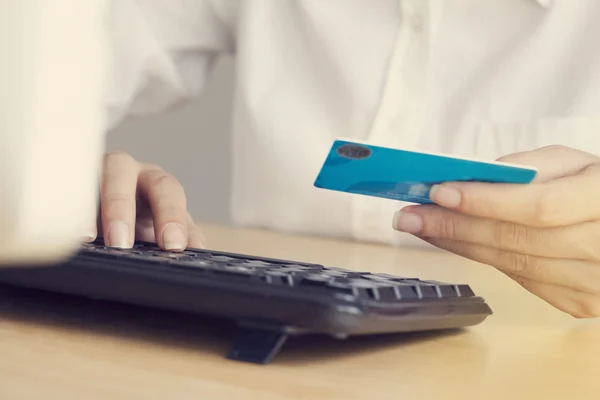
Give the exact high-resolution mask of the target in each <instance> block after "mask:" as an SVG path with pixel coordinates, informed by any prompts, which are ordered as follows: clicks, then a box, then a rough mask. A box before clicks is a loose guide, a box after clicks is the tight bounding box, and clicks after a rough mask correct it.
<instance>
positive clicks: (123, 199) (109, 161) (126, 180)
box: [100, 153, 139, 248]
mask: <svg viewBox="0 0 600 400" xmlns="http://www.w3.org/2000/svg"><path fill="white" fill-rule="evenodd" d="M138 172H139V165H138V163H137V162H136V161H135V160H134V159H133V158H132V157H131V156H129V155H128V154H125V153H110V154H107V155H106V157H105V162H104V169H103V174H102V188H101V194H100V199H101V200H100V210H101V211H100V213H101V221H102V230H103V234H104V241H105V243H106V245H107V246H112V247H121V248H130V247H131V246H133V241H134V233H135V232H134V227H135V210H136V206H135V198H136V185H137V178H138Z"/></svg>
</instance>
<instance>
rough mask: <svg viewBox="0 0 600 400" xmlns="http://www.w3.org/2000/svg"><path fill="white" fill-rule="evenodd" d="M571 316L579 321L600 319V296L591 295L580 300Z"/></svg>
mask: <svg viewBox="0 0 600 400" xmlns="http://www.w3.org/2000/svg"><path fill="white" fill-rule="evenodd" d="M569 314H571V315H572V316H573V317H575V318H579V319H583V318H597V317H600V296H593V295H590V296H587V297H586V298H585V299H583V300H580V301H579V302H577V305H576V307H575V309H574V310H572V311H571V312H570V313H569Z"/></svg>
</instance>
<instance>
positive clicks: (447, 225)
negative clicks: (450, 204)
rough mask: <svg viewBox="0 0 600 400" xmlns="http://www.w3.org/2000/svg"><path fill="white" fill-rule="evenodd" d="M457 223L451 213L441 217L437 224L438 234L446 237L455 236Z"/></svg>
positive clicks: (451, 237)
mask: <svg viewBox="0 0 600 400" xmlns="http://www.w3.org/2000/svg"><path fill="white" fill-rule="evenodd" d="M457 224H458V222H457V220H456V218H455V217H454V216H453V215H447V216H445V217H444V218H442V220H441V223H440V225H439V230H440V232H439V233H440V236H441V237H443V238H448V239H453V238H456V232H457Z"/></svg>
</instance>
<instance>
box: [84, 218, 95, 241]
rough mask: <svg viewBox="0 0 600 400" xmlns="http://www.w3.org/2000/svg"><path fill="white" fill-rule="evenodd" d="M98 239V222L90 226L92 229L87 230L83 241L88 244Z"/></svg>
mask: <svg viewBox="0 0 600 400" xmlns="http://www.w3.org/2000/svg"><path fill="white" fill-rule="evenodd" d="M97 237H98V227H97V224H96V222H94V223H93V224H90V228H89V229H88V230H87V233H86V234H85V235H84V237H83V240H84V241H85V242H87V243H91V242H93V241H94V240H96V238H97Z"/></svg>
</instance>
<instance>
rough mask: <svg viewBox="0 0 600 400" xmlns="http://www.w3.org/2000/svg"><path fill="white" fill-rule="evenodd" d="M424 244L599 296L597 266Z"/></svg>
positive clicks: (434, 241)
mask: <svg viewBox="0 0 600 400" xmlns="http://www.w3.org/2000/svg"><path fill="white" fill-rule="evenodd" d="M423 240H424V241H426V242H428V243H430V244H432V245H434V246H436V247H439V248H441V249H444V250H447V251H449V252H451V253H454V254H457V255H459V256H462V257H466V258H468V259H471V260H473V261H477V262H479V263H482V264H487V265H490V266H492V267H495V268H497V269H499V270H500V271H502V272H504V273H506V274H511V275H517V276H520V277H523V278H526V279H529V280H532V281H536V282H540V283H547V284H553V285H558V286H562V287H568V288H571V289H574V290H579V291H583V292H587V293H597V292H598V290H599V288H600V267H598V265H597V264H595V263H591V262H586V261H579V260H561V259H554V258H544V257H535V256H530V255H526V254H521V253H515V252H510V251H504V250H499V249H494V248H490V247H486V246H480V245H472V244H469V243H465V242H460V241H456V240H448V239H437V238H423Z"/></svg>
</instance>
